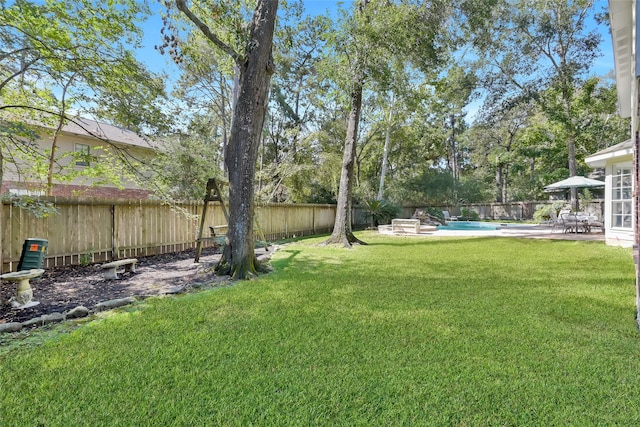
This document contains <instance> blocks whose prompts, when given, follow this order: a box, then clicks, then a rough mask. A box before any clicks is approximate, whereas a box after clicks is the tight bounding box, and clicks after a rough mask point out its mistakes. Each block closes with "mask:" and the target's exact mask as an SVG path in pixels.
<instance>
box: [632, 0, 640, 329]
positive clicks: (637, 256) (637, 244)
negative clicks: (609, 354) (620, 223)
mask: <svg viewBox="0 0 640 427" xmlns="http://www.w3.org/2000/svg"><path fill="white" fill-rule="evenodd" d="M631 14H632V20H631V22H632V23H633V25H632V29H631V31H632V32H633V36H632V37H631V55H632V60H631V75H632V81H631V97H632V98H631V137H632V138H633V234H634V244H633V261H634V264H635V269H636V322H638V327H640V249H639V248H640V228H639V223H640V137H639V135H638V119H639V118H640V111H638V107H639V105H640V103H639V102H638V96H639V95H640V93H639V91H638V71H640V67H638V59H639V58H638V52H637V48H638V36H639V34H638V2H637V0H634V1H633V3H632V9H631Z"/></svg>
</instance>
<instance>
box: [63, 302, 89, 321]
mask: <svg viewBox="0 0 640 427" xmlns="http://www.w3.org/2000/svg"><path fill="white" fill-rule="evenodd" d="M88 315H89V309H88V308H87V307H85V306H83V305H79V306H77V307H76V308H73V309H71V310H69V311H67V312H66V313H65V317H66V318H67V319H78V318H80V317H87V316H88Z"/></svg>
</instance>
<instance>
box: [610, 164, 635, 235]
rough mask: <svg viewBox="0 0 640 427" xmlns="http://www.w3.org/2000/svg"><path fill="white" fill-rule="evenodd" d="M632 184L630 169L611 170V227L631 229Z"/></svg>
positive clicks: (617, 168) (616, 168) (615, 168)
mask: <svg viewBox="0 0 640 427" xmlns="http://www.w3.org/2000/svg"><path fill="white" fill-rule="evenodd" d="M632 183H633V177H632V175H631V167H630V166H629V167H616V166H614V168H613V176H612V185H611V226H612V227H614V228H632V226H633V221H632V217H633V210H632V199H631V198H632V194H633V192H632Z"/></svg>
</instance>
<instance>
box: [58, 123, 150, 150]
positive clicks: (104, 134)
mask: <svg viewBox="0 0 640 427" xmlns="http://www.w3.org/2000/svg"><path fill="white" fill-rule="evenodd" d="M62 131H63V132H66V133H71V134H74V135H80V136H89V137H98V138H102V139H107V140H109V141H110V142H113V143H116V144H125V145H134V146H136V147H143V148H149V149H153V148H154V147H153V145H152V144H151V141H149V140H146V139H144V138H143V137H141V136H140V135H138V134H137V133H135V132H133V131H131V130H129V129H125V128H121V127H119V126H113V125H108V124H106V123H100V122H97V121H95V120H90V119H86V118H84V117H76V118H75V119H74V121H73V122H71V121H68V122H67V123H66V124H65V125H64V127H63V128H62Z"/></svg>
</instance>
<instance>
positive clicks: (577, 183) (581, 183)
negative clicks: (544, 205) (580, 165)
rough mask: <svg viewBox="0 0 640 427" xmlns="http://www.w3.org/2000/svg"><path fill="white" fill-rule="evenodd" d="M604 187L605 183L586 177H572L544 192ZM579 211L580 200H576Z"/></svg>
mask: <svg viewBox="0 0 640 427" xmlns="http://www.w3.org/2000/svg"><path fill="white" fill-rule="evenodd" d="M595 187H604V182H603V181H598V180H597V179H591V178H585V177H584V176H572V177H569V178H567V179H563V180H562V181H558V182H554V183H553V184H549V185H547V186H545V187H544V191H549V192H551V191H559V190H566V189H569V188H595ZM577 210H578V200H577V199H576V211H577Z"/></svg>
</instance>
